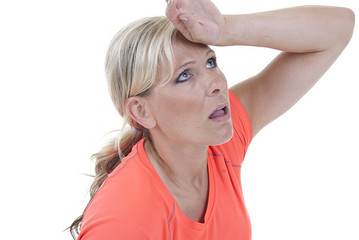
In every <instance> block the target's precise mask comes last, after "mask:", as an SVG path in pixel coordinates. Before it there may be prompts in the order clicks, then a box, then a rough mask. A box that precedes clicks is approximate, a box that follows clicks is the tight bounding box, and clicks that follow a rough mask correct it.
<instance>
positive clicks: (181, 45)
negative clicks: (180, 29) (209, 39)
mask: <svg viewBox="0 0 359 240" xmlns="http://www.w3.org/2000/svg"><path fill="white" fill-rule="evenodd" d="M172 47H173V53H174V57H175V59H174V60H175V65H178V64H181V63H182V62H183V61H184V60H185V59H187V58H195V57H203V54H207V52H208V50H209V49H210V48H209V47H208V46H207V45H204V44H200V43H194V42H191V41H189V40H187V39H186V38H185V37H184V36H183V35H182V34H180V33H178V34H177V35H176V37H175V39H174V40H173V43H172Z"/></svg>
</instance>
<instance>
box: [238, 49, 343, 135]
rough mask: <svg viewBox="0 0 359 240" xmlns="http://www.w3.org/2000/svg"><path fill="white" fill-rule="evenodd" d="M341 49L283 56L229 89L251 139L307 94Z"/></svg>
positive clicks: (286, 53) (284, 54) (285, 53)
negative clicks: (240, 106) (243, 114)
mask: <svg viewBox="0 0 359 240" xmlns="http://www.w3.org/2000/svg"><path fill="white" fill-rule="evenodd" d="M343 49H344V47H342V48H339V47H338V48H333V49H329V50H326V51H318V52H310V53H288V52H283V53H281V54H279V55H278V56H277V57H276V58H275V59H274V60H273V61H272V62H271V63H270V64H269V65H268V66H267V67H266V68H265V69H264V70H263V71H262V72H260V73H259V74H258V75H256V76H254V77H252V78H250V79H248V80H246V81H243V82H240V83H238V84H236V85H235V86H233V87H232V88H231V90H232V91H233V93H234V94H235V95H236V96H237V97H238V99H239V100H240V101H241V102H242V104H243V106H244V108H245V109H246V111H247V113H248V115H249V118H250V121H251V124H252V131H253V136H255V135H256V134H257V133H258V132H259V131H260V130H261V129H262V128H263V127H264V126H266V125H267V124H268V123H270V122H271V121H273V120H274V119H276V118H277V117H279V116H280V115H282V114H283V113H284V112H286V111H287V110H288V109H290V108H291V107H292V106H293V105H294V104H295V103H296V102H297V101H298V100H299V99H300V98H301V97H302V96H303V95H304V94H305V93H306V92H308V91H309V89H310V88H311V87H312V86H313V85H314V84H315V83H316V82H317V81H318V80H319V79H320V77H321V76H322V75H323V74H324V73H325V72H326V71H327V69H328V68H329V67H330V66H331V65H332V63H333V62H334V61H335V59H336V58H337V57H338V56H339V54H340V53H341V51H342V50H343Z"/></svg>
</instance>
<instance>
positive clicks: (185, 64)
mask: <svg viewBox="0 0 359 240" xmlns="http://www.w3.org/2000/svg"><path fill="white" fill-rule="evenodd" d="M211 53H215V52H214V51H213V50H212V49H209V50H208V52H207V53H206V56H208V55H210V54H211ZM195 62H196V61H189V62H186V63H184V64H182V65H181V66H179V67H178V68H177V69H176V72H177V71H178V70H179V69H181V68H184V67H186V66H187V65H190V64H192V63H195Z"/></svg>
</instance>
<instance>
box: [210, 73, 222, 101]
mask: <svg viewBox="0 0 359 240" xmlns="http://www.w3.org/2000/svg"><path fill="white" fill-rule="evenodd" d="M207 79H208V85H207V89H206V94H207V96H209V97H212V96H216V95H218V94H219V93H220V92H223V91H225V90H226V87H227V81H226V79H225V77H224V76H223V74H217V73H214V72H211V73H210V74H209V75H208V78H207Z"/></svg>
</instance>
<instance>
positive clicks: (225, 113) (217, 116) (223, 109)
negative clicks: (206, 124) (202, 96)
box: [208, 105, 230, 121]
mask: <svg viewBox="0 0 359 240" xmlns="http://www.w3.org/2000/svg"><path fill="white" fill-rule="evenodd" d="M229 117H230V114H229V107H228V106H227V105H222V106H219V107H218V108H217V109H216V110H215V111H214V112H213V113H212V114H211V115H209V117H208V118H209V119H211V120H215V121H225V120H228V119H229Z"/></svg>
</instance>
